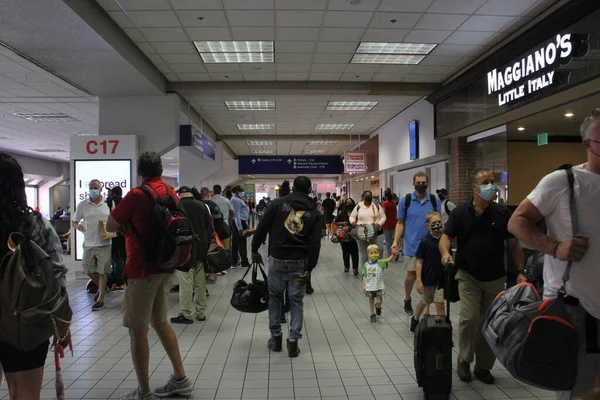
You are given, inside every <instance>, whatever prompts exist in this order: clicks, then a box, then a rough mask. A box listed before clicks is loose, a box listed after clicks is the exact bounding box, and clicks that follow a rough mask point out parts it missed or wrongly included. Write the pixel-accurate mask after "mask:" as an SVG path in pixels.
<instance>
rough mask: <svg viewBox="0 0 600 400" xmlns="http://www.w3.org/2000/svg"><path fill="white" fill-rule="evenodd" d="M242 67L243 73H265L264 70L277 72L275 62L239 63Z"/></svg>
mask: <svg viewBox="0 0 600 400" xmlns="http://www.w3.org/2000/svg"><path fill="white" fill-rule="evenodd" d="M239 66H240V69H241V71H242V72H243V73H252V74H256V73H263V72H275V64H274V63H260V64H256V63H255V64H239Z"/></svg>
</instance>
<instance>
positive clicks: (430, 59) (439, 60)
mask: <svg viewBox="0 0 600 400" xmlns="http://www.w3.org/2000/svg"><path fill="white" fill-rule="evenodd" d="M462 59H463V56H436V55H428V56H427V57H425V58H424V59H423V61H421V62H420V63H419V65H437V66H454V65H456V64H458V63H459V62H460V61H461V60H462Z"/></svg>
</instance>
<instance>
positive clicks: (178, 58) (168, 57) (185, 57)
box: [161, 54, 202, 64]
mask: <svg viewBox="0 0 600 400" xmlns="http://www.w3.org/2000/svg"><path fill="white" fill-rule="evenodd" d="M161 57H162V59H163V60H165V62H166V63H167V64H201V63H202V60H201V59H200V55H198V54H162V55H161Z"/></svg>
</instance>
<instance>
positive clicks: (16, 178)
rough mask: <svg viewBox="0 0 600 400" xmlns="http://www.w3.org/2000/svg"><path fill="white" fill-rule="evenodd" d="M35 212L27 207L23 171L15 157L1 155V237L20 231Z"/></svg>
mask: <svg viewBox="0 0 600 400" xmlns="http://www.w3.org/2000/svg"><path fill="white" fill-rule="evenodd" d="M32 212H33V210H31V208H29V206H27V196H26V195H25V180H24V179H23V170H22V169H21V166H20V165H19V163H18V162H17V160H15V159H14V158H13V157H11V156H9V155H8V154H6V153H0V235H1V236H2V238H3V239H4V238H5V237H6V236H7V235H8V234H10V233H11V232H12V231H13V230H14V229H18V228H19V227H20V226H21V224H22V222H23V221H24V220H25V218H24V217H25V216H27V215H29V214H30V213H32Z"/></svg>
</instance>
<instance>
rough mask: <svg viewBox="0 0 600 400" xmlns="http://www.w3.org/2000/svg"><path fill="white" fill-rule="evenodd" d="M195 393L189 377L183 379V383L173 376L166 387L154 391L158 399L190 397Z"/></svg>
mask: <svg viewBox="0 0 600 400" xmlns="http://www.w3.org/2000/svg"><path fill="white" fill-rule="evenodd" d="M193 391H194V384H193V383H192V381H191V380H190V379H189V378H188V377H185V378H183V379H182V380H181V381H177V380H175V378H174V377H173V375H171V376H170V377H169V381H168V382H167V384H166V385H165V386H162V387H159V388H156V389H155V390H154V395H155V396H156V397H172V396H176V395H178V396H189V395H190V394H192V392H193ZM144 400H145V399H144Z"/></svg>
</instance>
